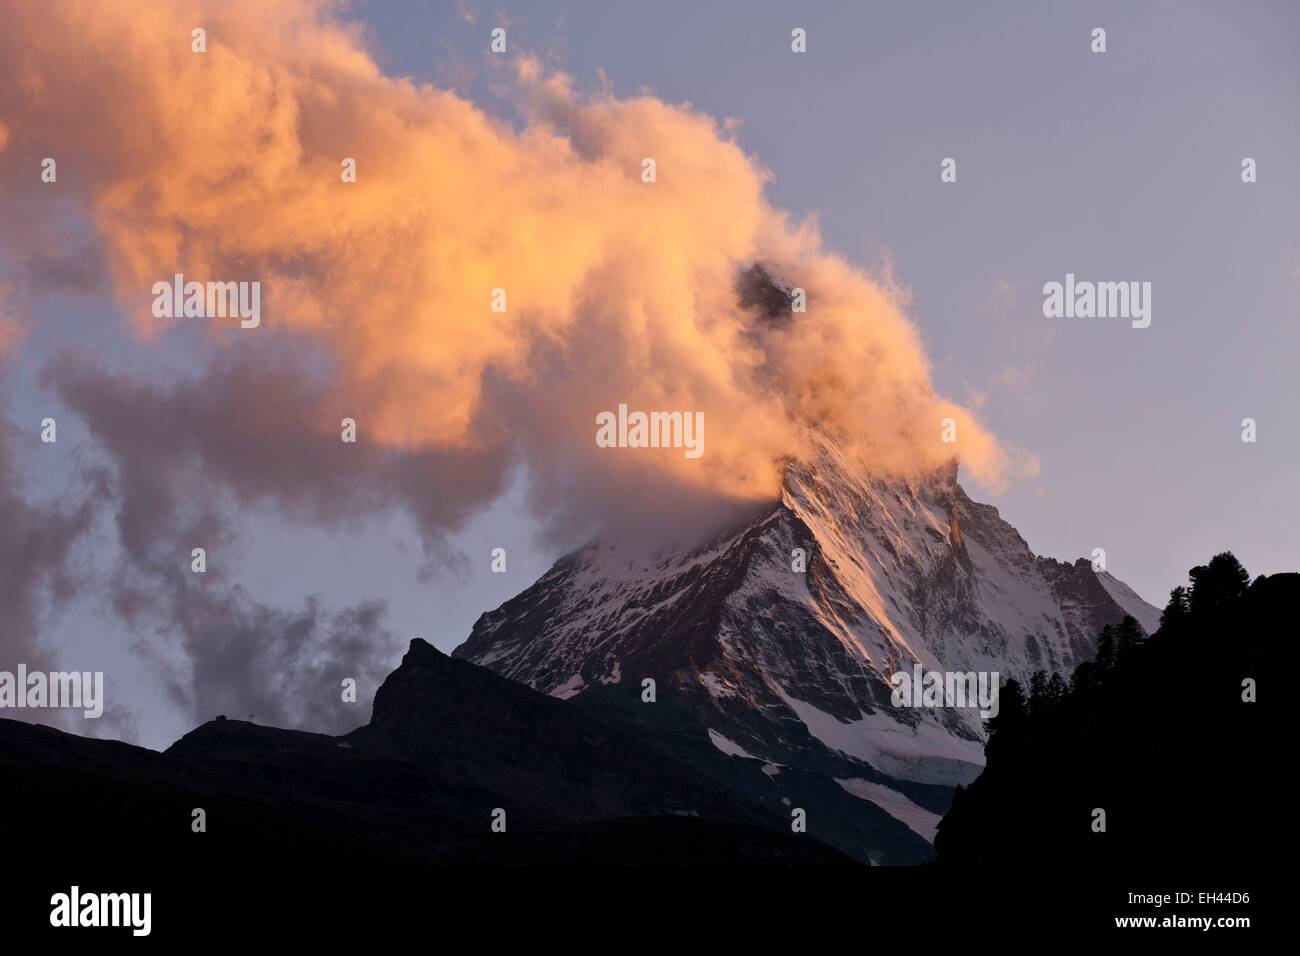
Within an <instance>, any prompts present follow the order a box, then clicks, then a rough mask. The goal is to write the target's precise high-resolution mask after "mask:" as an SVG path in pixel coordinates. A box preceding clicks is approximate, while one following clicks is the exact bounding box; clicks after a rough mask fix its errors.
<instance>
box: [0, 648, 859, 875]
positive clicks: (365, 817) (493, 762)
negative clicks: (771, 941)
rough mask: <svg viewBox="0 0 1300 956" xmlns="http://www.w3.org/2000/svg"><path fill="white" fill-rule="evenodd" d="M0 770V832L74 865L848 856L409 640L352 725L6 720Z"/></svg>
mask: <svg viewBox="0 0 1300 956" xmlns="http://www.w3.org/2000/svg"><path fill="white" fill-rule="evenodd" d="M0 780H3V781H4V797H5V813H4V815H3V817H2V818H0V839H3V841H4V843H5V845H6V846H7V847H8V848H9V849H10V850H11V851H12V852H14V853H16V854H19V856H20V857H21V856H32V857H38V856H39V857H40V858H42V859H51V858H52V859H61V860H68V861H76V862H77V865H78V868H79V872H82V873H84V872H86V869H87V868H88V867H89V868H90V869H91V870H92V871H93V870H94V869H95V868H96V867H103V868H104V869H106V870H107V871H109V872H114V873H119V872H122V871H123V870H135V871H139V870H141V869H143V870H145V871H147V872H149V873H154V874H157V873H162V872H166V870H165V869H164V868H165V867H171V866H179V867H182V868H184V869H185V870H186V871H189V872H195V871H202V872H204V873H208V874H213V873H220V874H230V875H231V876H234V875H236V874H242V873H244V872H245V871H246V868H247V867H248V865H249V861H254V860H255V861H257V866H258V867H266V866H270V867H276V866H286V867H293V868H301V867H304V866H306V867H312V866H317V865H321V866H330V867H338V866H341V865H348V864H354V863H355V864H358V865H362V866H365V865H372V864H378V863H409V864H482V863H505V864H529V863H600V864H649V863H656V864H728V863H785V864H791V863H807V864H812V863H816V864H845V865H847V864H849V863H850V862H851V861H850V860H849V859H848V858H847V857H845V856H842V855H841V854H839V853H838V852H836V851H835V850H833V849H831V848H830V847H828V846H826V845H825V844H823V843H821V842H819V841H818V840H817V839H816V838H815V837H812V836H810V835H807V834H794V833H791V832H790V829H789V823H788V817H787V816H786V815H784V814H777V813H775V812H773V811H770V810H767V809H765V808H763V807H761V806H759V805H757V804H751V803H750V802H749V801H748V800H747V799H745V798H743V797H741V796H740V795H738V794H736V793H734V792H732V791H729V790H728V789H726V788H724V787H722V786H720V785H719V784H718V783H716V782H714V781H712V780H710V779H709V778H708V777H706V776H705V775H703V774H701V773H699V772H698V771H696V770H693V769H691V768H689V767H687V766H685V765H683V764H681V763H680V762H678V761H676V760H674V759H673V758H671V757H669V756H667V755H666V754H664V753H662V752H661V751H659V750H658V749H656V748H654V747H652V746H649V745H647V744H645V743H643V742H642V741H639V740H637V739H636V738H635V737H633V736H631V735H629V734H628V733H626V732H625V731H623V730H621V729H617V728H615V727H612V726H610V725H608V724H605V723H602V722H600V721H599V720H597V719H596V718H594V717H593V716H591V715H590V714H588V713H586V712H584V711H582V710H579V709H577V708H575V707H573V706H572V705H569V704H567V703H565V702H564V701H560V700H557V699H555V698H550V697H546V696H544V695H542V694H538V693H537V692H535V691H532V690H529V689H528V688H526V687H523V686H521V685H519V684H516V683H514V682H512V681H509V680H506V679H505V678H503V677H499V676H497V675H496V674H493V673H492V672H491V671H488V670H485V669H483V668H480V667H476V666H474V665H472V664H468V663H465V662H462V661H453V660H452V659H451V658H449V657H447V656H446V655H445V654H441V653H439V652H438V651H437V650H435V649H434V648H433V647H432V646H430V645H429V644H427V643H425V642H424V641H418V640H417V641H412V642H411V648H410V650H409V651H408V652H407V655H406V657H405V658H404V659H403V661H402V664H401V666H400V667H399V668H398V669H397V670H396V671H394V672H393V673H392V674H390V675H389V677H388V679H387V680H386V681H385V682H384V685H383V686H382V687H381V689H380V691H379V693H378V694H377V695H376V698H375V708H374V716H373V718H372V720H371V722H370V723H369V724H367V725H365V726H363V727H361V728H358V729H357V730H356V731H353V732H352V733H351V734H348V735H346V736H344V737H329V736H326V735H324V734H312V733H303V732H300V731H292V730H280V729H277V728H274V727H261V726H258V725H255V724H251V723H247V722H245V721H238V720H225V719H218V720H213V721H209V722H208V723H206V724H204V725H202V726H200V727H198V728H197V729H195V730H193V731H191V732H190V733H189V734H186V735H185V736H184V737H183V738H181V740H179V741H177V742H176V743H175V744H173V745H172V746H171V747H170V748H169V749H168V750H167V751H166V752H165V753H157V752H155V751H152V750H146V749H144V748H141V747H133V746H130V745H128V744H123V743H118V742H115V741H105V740H94V739H87V738H83V737H77V736H75V735H72V734H65V733H61V732H59V731H57V730H53V729H51V728H48V727H42V726H38V725H32V724H25V723H19V722H17V721H11V720H0ZM195 808H202V809H203V810H204V811H205V813H206V825H207V830H206V832H203V833H196V832H193V831H192V828H191V820H192V816H191V815H192V811H193V810H194V809H195ZM498 808H500V809H502V810H505V812H506V817H505V820H506V829H505V832H494V831H493V829H492V827H491V824H492V817H493V812H494V811H495V810H497V809H498Z"/></svg>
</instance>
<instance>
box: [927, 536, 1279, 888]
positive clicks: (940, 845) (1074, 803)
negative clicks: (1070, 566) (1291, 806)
mask: <svg viewBox="0 0 1300 956" xmlns="http://www.w3.org/2000/svg"><path fill="white" fill-rule="evenodd" d="M1190 576H1191V582H1190V586H1189V587H1187V588H1181V587H1180V588H1176V589H1175V590H1174V592H1173V593H1172V595H1171V598H1170V603H1169V606H1168V607H1167V608H1166V609H1165V612H1164V614H1163V616H1162V617H1161V626H1160V628H1159V629H1158V631H1157V632H1156V633H1155V634H1154V635H1152V636H1151V637H1150V638H1149V639H1146V640H1143V638H1142V635H1141V631H1140V629H1137V628H1135V627H1133V626H1132V624H1131V622H1128V621H1126V622H1124V623H1123V624H1121V625H1119V626H1117V627H1108V628H1106V629H1105V631H1103V632H1102V635H1101V637H1100V639H1099V641H1098V651H1097V657H1096V659H1095V660H1094V661H1091V662H1087V663H1084V664H1081V665H1079V667H1078V668H1077V669H1076V670H1075V672H1074V674H1073V676H1072V679H1071V681H1070V682H1069V684H1068V685H1067V684H1066V683H1065V682H1064V681H1062V680H1056V681H1048V680H1045V679H1036V680H1035V681H1034V682H1033V683H1034V685H1035V686H1034V687H1033V688H1031V689H1030V691H1029V692H1028V693H1025V692H1024V691H1022V689H1021V688H1019V687H1017V686H1015V684H1014V682H1011V683H1009V684H1008V686H1007V687H1006V688H1005V689H1004V691H1003V699H1002V709H1001V712H1000V713H999V715H998V716H997V717H996V718H995V719H994V722H993V726H992V731H993V732H992V735H991V737H990V739H989V743H988V746H987V748H986V754H987V757H988V765H987V767H986V769H985V771H984V773H983V774H981V775H980V777H979V778H978V779H977V780H975V781H974V783H972V784H971V785H970V786H969V787H968V788H964V789H959V790H958V792H957V794H956V796H955V797H954V800H953V805H952V808H951V810H950V811H949V812H948V814H947V816H945V817H944V819H943V821H942V823H941V824H940V826H939V832H938V836H937V838H936V840H935V849H936V851H937V853H938V855H939V862H940V865H943V864H966V865H976V866H979V867H982V868H984V869H986V870H987V869H991V868H999V867H1003V866H1005V867H1020V868H1024V867H1026V866H1028V867H1031V868H1055V867H1070V868H1092V867H1097V868H1106V869H1108V870H1109V871H1110V872H1112V873H1118V872H1126V871H1128V872H1132V868H1133V867H1148V868H1149V867H1152V866H1160V867H1162V868H1165V869H1170V868H1176V867H1179V866H1184V865H1195V866H1198V867H1203V868H1209V869H1211V870H1213V869H1214V868H1216V867H1218V868H1222V872H1223V873H1225V874H1226V873H1240V872H1244V871H1246V870H1247V869H1248V868H1249V867H1251V866H1252V865H1253V864H1254V863H1255V862H1256V861H1258V860H1260V859H1262V858H1263V856H1264V854H1265V853H1266V852H1267V848H1268V847H1270V846H1271V845H1273V843H1274V841H1275V840H1276V839H1277V831H1278V828H1279V826H1280V822H1279V820H1278V818H1277V816H1276V814H1275V813H1274V812H1273V811H1275V809H1276V801H1275V800H1274V799H1272V798H1270V797H1269V796H1267V793H1268V790H1267V788H1268V787H1269V786H1270V785H1272V784H1273V783H1274V781H1275V779H1276V776H1277V774H1278V772H1279V769H1278V765H1279V764H1280V762H1281V759H1282V758H1283V756H1284V754H1283V753H1280V752H1277V751H1276V750H1274V749H1273V747H1272V745H1271V743H1269V742H1266V737H1265V735H1266V727H1267V724H1268V721H1267V719H1266V717H1265V715H1264V712H1263V710H1261V705H1260V704H1258V703H1253V702H1247V701H1246V700H1244V699H1243V696H1244V695H1247V690H1246V688H1245V687H1244V686H1243V682H1246V681H1248V680H1250V681H1256V682H1258V681H1262V679H1263V677H1264V676H1265V675H1266V674H1267V673H1268V664H1269V662H1270V659H1271V657H1272V655H1273V654H1274V653H1275V650H1274V648H1275V647H1276V645H1277V642H1278V641H1280V640H1289V639H1291V637H1292V636H1293V635H1294V633H1295V612H1296V608H1297V607H1298V606H1300V574H1277V575H1273V576H1272V577H1268V578H1262V577H1261V578H1258V579H1256V580H1255V582H1254V583H1253V584H1252V583H1250V579H1249V576H1248V575H1247V574H1246V571H1245V569H1244V568H1242V567H1241V565H1240V564H1239V563H1238V562H1237V560H1236V559H1235V558H1234V557H1233V556H1232V555H1231V554H1226V553H1225V554H1220V555H1217V556H1216V557H1215V558H1214V559H1213V560H1212V561H1211V562H1210V563H1209V564H1208V565H1205V566H1202V567H1198V568H1194V569H1193V570H1192V571H1191V575H1190ZM1278 692H1279V691H1278V690H1277V689H1276V687H1265V688H1264V690H1263V693H1264V694H1265V695H1268V694H1277V693H1278ZM1099 810H1100V811H1104V827H1105V829H1104V831H1101V830H1100V822H1099V821H1100V820H1101V817H1100V816H1099V815H1098V814H1097V812H1096V811H1099Z"/></svg>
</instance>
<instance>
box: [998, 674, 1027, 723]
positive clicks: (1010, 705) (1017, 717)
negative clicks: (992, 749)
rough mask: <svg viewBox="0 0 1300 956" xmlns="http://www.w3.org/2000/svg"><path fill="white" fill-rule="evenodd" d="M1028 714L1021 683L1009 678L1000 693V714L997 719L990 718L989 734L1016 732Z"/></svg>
mask: <svg viewBox="0 0 1300 956" xmlns="http://www.w3.org/2000/svg"><path fill="white" fill-rule="evenodd" d="M1026 712H1027V707H1026V704H1025V692H1024V690H1023V689H1021V687H1020V681H1018V680H1016V679H1015V678H1014V677H1012V678H1008V679H1007V682H1006V683H1005V684H1003V685H1002V687H1001V689H1000V690H999V691H998V713H997V716H996V717H990V718H989V733H990V734H994V733H999V732H1001V731H1003V730H1008V729H1011V730H1014V729H1015V728H1016V727H1018V726H1019V725H1020V724H1021V723H1022V722H1023V721H1024V719H1025V714H1026Z"/></svg>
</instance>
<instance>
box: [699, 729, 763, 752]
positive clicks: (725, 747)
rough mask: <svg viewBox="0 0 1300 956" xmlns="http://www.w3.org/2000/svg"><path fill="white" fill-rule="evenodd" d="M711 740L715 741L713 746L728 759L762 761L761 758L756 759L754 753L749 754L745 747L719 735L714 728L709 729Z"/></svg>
mask: <svg viewBox="0 0 1300 956" xmlns="http://www.w3.org/2000/svg"><path fill="white" fill-rule="evenodd" d="M709 740H711V741H713V746H715V747H717V748H718V749H719V750H721V751H722V752H723V753H724V754H726V755H727V756H728V757H744V758H746V759H747V760H759V759H761V758H759V757H755V756H754V755H753V754H752V753H749V752H748V751H747V750H745V748H744V747H742V746H740V744H738V743H735V742H734V741H731V740H728V739H727V738H726V737H724V736H722V734H720V733H718V732H717V731H716V730H714V729H713V728H712V727H710V728H709Z"/></svg>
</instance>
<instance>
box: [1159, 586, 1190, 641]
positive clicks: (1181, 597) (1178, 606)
mask: <svg viewBox="0 0 1300 956" xmlns="http://www.w3.org/2000/svg"><path fill="white" fill-rule="evenodd" d="M1191 610H1192V607H1191V602H1190V600H1189V598H1188V594H1187V588H1185V587H1183V586H1182V585H1181V584H1180V585H1178V587H1176V588H1174V589H1173V590H1172V591H1170V592H1169V603H1168V604H1166V605H1165V609H1164V610H1163V611H1162V612H1161V613H1160V630H1162V631H1164V630H1166V629H1168V630H1175V631H1176V630H1178V629H1179V628H1181V627H1182V626H1183V623H1184V622H1185V621H1186V620H1187V615H1188V614H1190V613H1191Z"/></svg>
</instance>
